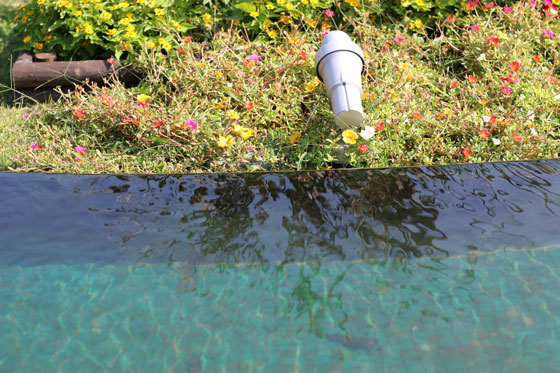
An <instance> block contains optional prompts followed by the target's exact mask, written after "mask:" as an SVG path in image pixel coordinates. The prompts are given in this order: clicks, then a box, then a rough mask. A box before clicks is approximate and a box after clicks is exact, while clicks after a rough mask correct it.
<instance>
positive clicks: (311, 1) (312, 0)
mask: <svg viewBox="0 0 560 373" xmlns="http://www.w3.org/2000/svg"><path fill="white" fill-rule="evenodd" d="M309 2H310V3H311V5H317V4H319V0H309Z"/></svg>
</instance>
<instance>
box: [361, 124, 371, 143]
mask: <svg viewBox="0 0 560 373" xmlns="http://www.w3.org/2000/svg"><path fill="white" fill-rule="evenodd" d="M373 135H375V128H374V127H371V126H366V128H364V129H363V130H362V131H361V132H360V136H362V138H363V139H364V140H369V139H371V138H372V137H373Z"/></svg>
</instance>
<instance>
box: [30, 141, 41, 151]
mask: <svg viewBox="0 0 560 373" xmlns="http://www.w3.org/2000/svg"><path fill="white" fill-rule="evenodd" d="M35 149H43V145H41V144H40V143H38V142H32V143H31V150H35Z"/></svg>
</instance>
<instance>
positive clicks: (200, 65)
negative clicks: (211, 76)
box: [194, 62, 206, 67]
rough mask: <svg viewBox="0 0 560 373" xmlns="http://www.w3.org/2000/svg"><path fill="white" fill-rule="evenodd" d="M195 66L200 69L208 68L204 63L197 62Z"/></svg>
mask: <svg viewBox="0 0 560 373" xmlns="http://www.w3.org/2000/svg"><path fill="white" fill-rule="evenodd" d="M194 65H195V66H198V67H206V64H205V63H204V62H195V63H194Z"/></svg>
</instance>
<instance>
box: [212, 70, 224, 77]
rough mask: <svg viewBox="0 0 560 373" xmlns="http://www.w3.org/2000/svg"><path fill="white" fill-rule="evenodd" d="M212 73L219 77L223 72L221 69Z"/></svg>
mask: <svg viewBox="0 0 560 373" xmlns="http://www.w3.org/2000/svg"><path fill="white" fill-rule="evenodd" d="M214 75H216V78H221V77H222V76H224V73H222V72H221V71H214Z"/></svg>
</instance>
